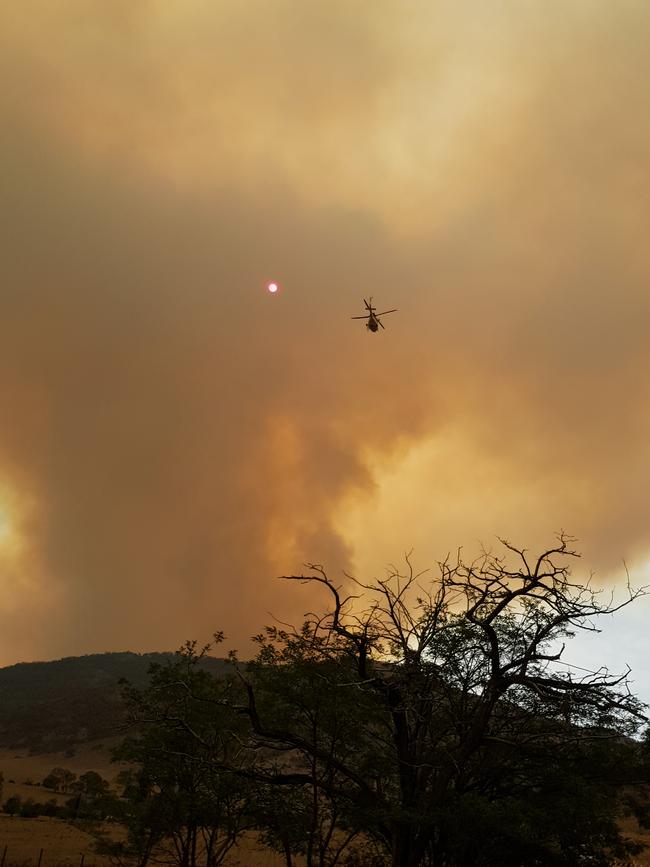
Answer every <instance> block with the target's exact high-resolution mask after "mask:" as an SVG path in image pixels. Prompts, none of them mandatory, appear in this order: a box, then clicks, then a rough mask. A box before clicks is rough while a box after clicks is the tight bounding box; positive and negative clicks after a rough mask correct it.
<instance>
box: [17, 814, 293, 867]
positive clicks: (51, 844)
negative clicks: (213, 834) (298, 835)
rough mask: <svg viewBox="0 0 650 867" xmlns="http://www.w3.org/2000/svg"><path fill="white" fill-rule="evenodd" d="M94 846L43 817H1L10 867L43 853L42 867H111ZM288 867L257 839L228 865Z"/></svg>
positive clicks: (31, 865)
mask: <svg viewBox="0 0 650 867" xmlns="http://www.w3.org/2000/svg"><path fill="white" fill-rule="evenodd" d="M94 843H95V841H94V839H93V837H92V836H91V835H90V834H86V833H85V832H84V831H81V830H80V829H79V828H76V827H73V826H72V825H68V824H66V823H65V822H63V821H61V820H60V819H50V818H46V817H43V816H39V817H38V818H37V819H22V818H20V817H18V816H6V815H2V814H0V858H1V857H2V852H3V850H4V847H5V846H7V861H6V867H18V865H21V867H36V865H37V864H38V858H39V853H40V850H41V849H42V850H43V856H42V860H41V867H77V865H79V864H80V862H81V856H82V855H83V856H84V867H110V861H109V860H108V859H107V858H105V857H103V856H101V855H98V854H97V853H96V852H95V848H94ZM297 863H300V862H297ZM284 864H285V861H284V858H282V857H281V856H280V855H278V854H276V853H274V852H271V851H269V850H268V849H264V848H263V847H262V846H260V845H259V843H258V842H257V840H256V839H255V837H254V836H253V835H249V836H248V837H246V838H245V839H243V840H242V841H241V843H240V845H239V846H238V847H237V848H236V849H233V850H232V851H231V852H230V853H229V855H228V858H227V860H226V862H225V865H226V867H283V865H284Z"/></svg>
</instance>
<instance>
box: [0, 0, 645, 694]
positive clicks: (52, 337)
mask: <svg viewBox="0 0 650 867" xmlns="http://www.w3.org/2000/svg"><path fill="white" fill-rule="evenodd" d="M649 47H650V7H649V6H648V4H647V2H646V0H617V2H616V3H612V2H610V0H564V2H562V3H549V2H548V0H494V2H490V3H485V2H483V0H410V2H407V3H403V2H397V0H373V2H372V3H370V2H362V0H309V2H304V0H246V2H240V0H142V2H138V3H134V2H132V0H112V2H110V3H105V2H100V0H57V2H55V3H53V2H51V0H23V2H21V3H20V4H16V3H8V4H5V5H4V7H3V8H2V10H1V11H0V130H1V132H0V135H1V137H2V171H1V173H0V198H1V201H2V230H1V233H0V238H1V241H0V243H1V244H2V258H1V262H2V281H1V284H0V664H9V663H12V662H14V661H17V660H29V659H36V658H41V659H42V658H45V659H48V658H54V657H58V656H61V655H68V654H78V653H87V652H92V651H100V650H117V649H131V650H152V649H168V648H174V647H176V646H178V645H179V644H180V643H181V642H182V641H184V640H185V639H187V638H192V637H196V638H199V639H207V638H209V636H210V635H211V633H212V631H213V630H215V629H224V630H225V631H226V633H227V635H228V641H227V646H237V647H239V648H240V649H245V648H246V646H247V644H246V641H247V637H248V636H250V635H252V634H253V633H255V632H258V631H259V630H260V629H261V627H262V626H263V625H264V624H265V623H268V622H269V621H270V619H271V615H274V616H276V617H278V618H280V619H282V620H299V619H300V616H301V614H302V612H304V611H305V610H307V609H308V608H313V607H314V606H315V605H318V604H319V601H320V600H319V598H318V596H317V594H316V591H315V590H314V591H313V592H312V591H310V590H309V589H305V588H301V587H299V586H297V585H293V584H291V585H287V584H282V583H281V582H279V581H277V580H276V578H275V576H276V575H278V574H282V573H287V572H292V571H295V570H296V569H300V568H301V564H302V563H304V562H305V561H316V562H320V563H323V564H324V565H325V566H326V567H327V569H328V571H329V573H330V574H331V576H332V577H334V578H338V577H340V576H342V571H343V570H346V571H348V572H350V573H353V574H355V575H357V576H358V577H364V578H368V577H372V576H373V575H380V576H381V575H383V574H384V568H385V566H386V564H387V563H389V562H398V561H399V560H400V558H401V557H402V555H403V552H404V551H406V550H409V549H411V548H413V549H414V554H413V559H414V562H415V563H416V565H417V566H418V567H420V568H425V567H426V566H429V565H432V564H434V563H435V562H436V561H437V560H438V559H440V558H442V557H444V555H445V554H446V553H447V551H449V550H450V549H455V548H456V547H457V546H458V545H463V546H464V549H465V551H466V552H467V553H468V555H469V554H473V553H475V552H476V551H477V550H478V548H479V545H480V543H485V544H486V545H488V546H490V545H492V544H493V543H494V540H495V538H496V536H497V535H500V536H505V537H507V538H509V539H510V540H511V541H513V542H515V543H518V544H521V545H522V546H527V547H531V548H535V547H537V546H539V545H544V544H546V543H552V542H553V539H554V535H553V534H554V532H555V531H556V530H558V529H560V528H564V529H565V530H566V531H568V532H570V533H571V534H573V535H575V536H577V537H578V538H579V540H580V541H579V542H578V547H579V548H580V550H581V551H582V552H583V555H584V556H583V560H582V561H581V563H580V567H579V569H578V570H577V574H585V575H586V574H588V572H589V571H592V570H595V571H596V573H597V576H598V577H599V579H600V580H602V582H603V583H612V582H613V583H617V582H618V583H619V584H620V581H621V578H622V577H624V574H625V572H624V567H623V559H625V561H626V562H627V564H628V567H629V569H630V572H631V576H632V580H633V581H635V582H636V583H643V581H644V580H645V578H646V577H647V575H648V572H649V570H650V567H649V566H648V562H649V561H650V526H649V525H648V513H649V509H648V505H649V503H648V501H649V498H650V494H649V492H650V403H649V402H648V398H647V389H648V380H649V378H650V339H649V335H650V292H649V291H648V288H649V282H650V281H649V278H650V244H649V243H648V231H649V229H650V111H649V108H650V106H649V104H648V103H649V99H648V81H650V50H649ZM270 280H276V281H277V282H278V283H279V285H280V291H279V292H278V293H277V295H273V296H272V295H269V293H268V292H266V290H265V287H266V284H267V283H268V282H269V281H270ZM370 295H372V296H373V297H374V299H375V302H376V304H377V305H378V307H379V309H380V310H381V309H386V308H391V307H397V308H399V310H398V313H395V314H392V315H391V316H389V317H387V319H386V326H387V328H386V330H385V331H380V332H379V333H378V334H370V333H369V332H367V331H366V330H365V328H364V324H363V322H360V321H352V320H351V319H350V318H349V317H350V316H353V315H358V314H360V313H362V312H363V300H362V299H363V298H364V297H368V296H370ZM643 604H644V603H641V605H643ZM641 611H643V609H637V612H636V614H635V618H636V619H635V620H634V623H635V624H636V626H635V627H634V628H635V629H636V630H637V631H636V632H634V630H633V633H630V634H635V635H639V636H640V635H642V634H643V632H644V626H643V620H644V617H641V616H640V612H641ZM648 614H650V609H649V608H648V607H646V609H645V616H648ZM630 628H632V627H630ZM619 644H620V642H619ZM605 649H607V648H606V647H605ZM647 679H648V684H649V685H650V673H648V674H647Z"/></svg>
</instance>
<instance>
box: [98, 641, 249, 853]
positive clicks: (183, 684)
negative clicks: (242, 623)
mask: <svg viewBox="0 0 650 867" xmlns="http://www.w3.org/2000/svg"><path fill="white" fill-rule="evenodd" d="M206 651H207V648H204V650H203V651H199V652H197V649H196V645H195V644H194V643H188V644H187V645H186V646H185V647H184V648H183V649H182V650H181V651H180V652H179V653H178V654H177V656H176V657H175V658H174V659H173V660H171V661H167V662H165V663H164V664H161V665H154V666H152V669H151V674H150V682H149V685H148V686H147V687H146V688H145V689H137V688H134V687H128V686H127V687H125V690H124V696H125V700H126V703H127V708H128V711H129V716H130V720H131V723H132V724H133V725H134V726H137V729H138V732H137V734H135V735H133V736H131V737H129V738H127V740H126V741H125V742H124V744H123V745H122V746H121V747H120V748H119V749H118V750H117V752H116V758H118V759H120V760H122V761H129V762H132V763H134V765H135V767H136V770H134V771H133V772H132V773H131V774H122V775H121V777H120V780H121V782H122V784H123V785H124V793H123V794H124V797H123V805H122V820H123V821H124V823H125V824H126V827H127V832H128V837H127V841H126V844H125V845H121V846H120V845H119V844H118V845H117V846H113V847H112V852H113V854H115V855H122V856H124V857H126V856H132V857H134V856H135V857H137V859H138V863H139V865H140V867H143V865H145V864H146V863H147V862H148V860H149V859H150V858H152V857H153V856H156V857H163V856H164V857H165V859H166V860H169V861H171V862H172V863H175V864H178V865H179V867H196V865H199V864H205V865H206V867H217V865H219V864H221V863H222V861H223V860H224V858H225V857H226V855H227V853H228V851H229V850H230V849H231V847H232V846H233V845H234V843H235V842H236V840H237V839H238V838H239V837H240V836H241V834H242V833H243V832H244V831H245V830H246V828H247V827H249V820H248V816H249V814H250V812H251V810H250V784H249V783H248V781H247V779H246V778H245V777H243V776H241V775H239V774H238V773H237V772H238V770H239V767H238V765H239V758H238V754H240V753H241V749H240V744H239V742H238V741H237V739H236V738H235V737H233V729H232V726H226V725H225V715H226V714H227V712H228V708H227V706H226V705H225V704H224V691H225V690H227V689H228V687H227V684H226V683H225V682H224V681H223V680H217V679H215V678H214V677H213V676H212V675H211V674H210V673H209V672H208V671H206V670H204V669H203V668H202V667H201V663H202V659H203V657H204V655H205V652H206ZM240 728H241V725H240ZM225 765H227V766H228V768H229V770H225V769H224V766H225ZM106 845H107V846H108V848H110V845H109V844H106ZM118 849H119V850H120V851H119V852H118Z"/></svg>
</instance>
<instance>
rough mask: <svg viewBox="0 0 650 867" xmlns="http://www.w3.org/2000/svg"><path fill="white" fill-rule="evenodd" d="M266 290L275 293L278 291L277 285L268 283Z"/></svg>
mask: <svg viewBox="0 0 650 867" xmlns="http://www.w3.org/2000/svg"><path fill="white" fill-rule="evenodd" d="M267 289H268V290H269V292H272V293H273V292H277V291H278V284H277V283H269V285H268V286H267Z"/></svg>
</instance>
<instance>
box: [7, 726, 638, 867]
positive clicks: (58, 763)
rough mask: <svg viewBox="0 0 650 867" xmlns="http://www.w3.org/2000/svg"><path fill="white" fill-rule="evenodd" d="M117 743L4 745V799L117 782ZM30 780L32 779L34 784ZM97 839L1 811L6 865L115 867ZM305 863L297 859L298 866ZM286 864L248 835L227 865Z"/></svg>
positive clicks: (56, 822)
mask: <svg viewBox="0 0 650 867" xmlns="http://www.w3.org/2000/svg"><path fill="white" fill-rule="evenodd" d="M114 744H115V741H106V740H105V741H103V742H101V743H88V744H84V745H83V746H81V747H79V748H77V750H76V752H75V755H74V756H69V755H65V754H64V753H46V754H43V755H34V756H33V755H29V754H25V753H23V754H21V753H18V752H15V751H11V750H0V771H2V772H3V774H4V778H5V783H4V791H3V800H5V799H6V798H8V797H10V796H11V795H20V797H21V798H23V800H24V799H26V798H33V799H34V800H35V801H47V800H49V799H50V798H56V799H57V800H59V801H65V800H67V799H68V798H69V795H62V794H59V795H57V794H55V793H53V792H52V791H51V790H50V789H45V788H43V787H42V786H40V785H38V783H40V782H41V781H42V780H43V779H44V777H46V776H47V774H48V773H49V772H50V771H51V770H52V768H55V767H63V768H68V769H69V770H71V771H73V772H74V773H75V774H77V775H79V774H83V773H84V772H85V771H89V770H92V771H97V772H98V773H99V774H101V775H102V777H104V778H105V779H108V780H110V781H113V780H114V779H115V777H116V776H117V774H118V773H119V772H120V770H122V768H124V767H127V766H126V765H122V764H119V763H112V762H111V759H110V749H111V747H112V746H113V745H114ZM10 780H13V782H9V781H10ZM26 781H31V784H27V782H26ZM623 828H624V830H625V831H626V833H627V835H628V836H629V837H631V838H632V839H635V840H639V841H641V842H643V843H645V844H646V845H647V846H648V847H649V848H648V849H647V850H646V851H645V852H643V853H642V854H641V855H639V856H638V857H637V858H636V860H635V861H634V864H635V867H650V832H644V831H641V830H639V828H638V827H637V824H636V821H634V820H633V819H626V820H624V822H623ZM94 843H95V841H94V839H93V837H92V836H91V835H90V834H87V833H85V832H84V831H82V830H80V829H79V828H76V827H73V826H71V825H68V824H67V823H65V822H63V821H62V820H60V819H51V818H47V817H38V818H36V819H23V818H21V817H17V816H13V817H12V816H8V815H6V814H3V813H0V859H1V858H2V853H3V851H4V847H5V846H6V847H7V857H6V863H5V865H4V867H37V865H38V860H39V854H40V851H41V849H42V850H43V854H42V857H41V867H78V865H80V863H81V856H82V855H83V856H84V862H83V863H84V867H110V862H109V860H108V859H106V858H103V857H101V856H99V855H97V854H96V852H95V849H94ZM300 863H301V862H300V861H297V867H300ZM284 864H285V860H284V858H283V857H282V856H281V855H279V854H276V853H274V852H271V851H269V850H267V849H263V848H262V847H260V845H259V844H258V843H257V840H256V839H255V837H254V836H253V835H249V836H248V837H246V838H245V839H244V840H242V842H241V844H240V845H239V846H238V847H237V849H236V850H233V852H231V853H230V855H229V857H228V859H227V861H226V862H225V867H284Z"/></svg>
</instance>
